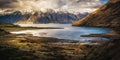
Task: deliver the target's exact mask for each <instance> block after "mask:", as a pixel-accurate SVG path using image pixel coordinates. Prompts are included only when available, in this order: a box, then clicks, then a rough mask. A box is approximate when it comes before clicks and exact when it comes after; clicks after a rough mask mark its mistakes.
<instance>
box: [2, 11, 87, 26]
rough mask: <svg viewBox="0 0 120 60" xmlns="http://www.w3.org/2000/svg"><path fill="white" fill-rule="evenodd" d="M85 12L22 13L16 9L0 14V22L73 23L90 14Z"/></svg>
mask: <svg viewBox="0 0 120 60" xmlns="http://www.w3.org/2000/svg"><path fill="white" fill-rule="evenodd" d="M88 14H89V13H84V14H80V13H79V14H72V13H68V12H62V11H59V12H55V11H54V10H51V9H49V10H48V11H47V12H41V11H39V12H38V11H37V12H34V13H24V14H23V13H21V12H20V11H15V12H13V13H9V14H0V22H3V23H19V24H36V23H62V24H64V23H72V22H73V21H76V20H78V19H81V18H83V17H85V16H86V15H88Z"/></svg>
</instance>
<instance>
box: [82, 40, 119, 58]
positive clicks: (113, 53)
mask: <svg viewBox="0 0 120 60" xmlns="http://www.w3.org/2000/svg"><path fill="white" fill-rule="evenodd" d="M119 46H120V40H110V41H108V42H106V43H105V44H103V45H101V46H97V47H93V48H91V49H90V51H89V52H88V54H87V55H86V56H85V57H83V59H81V60H120V52H119V51H120V47H119Z"/></svg>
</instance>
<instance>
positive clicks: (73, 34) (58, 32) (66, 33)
mask: <svg viewBox="0 0 120 60" xmlns="http://www.w3.org/2000/svg"><path fill="white" fill-rule="evenodd" d="M21 26H34V27H62V28H64V29H38V30H25V31H19V32H11V33H16V34H22V33H26V34H33V35H34V36H39V37H55V38H59V39H70V40H93V39H101V38H97V37H96V38H93V37H90V38H87V37H80V35H88V34H105V33H108V32H109V29H106V28H91V27H72V26H71V25H70V24H32V25H31V24H30V25H29V24H22V25H21Z"/></svg>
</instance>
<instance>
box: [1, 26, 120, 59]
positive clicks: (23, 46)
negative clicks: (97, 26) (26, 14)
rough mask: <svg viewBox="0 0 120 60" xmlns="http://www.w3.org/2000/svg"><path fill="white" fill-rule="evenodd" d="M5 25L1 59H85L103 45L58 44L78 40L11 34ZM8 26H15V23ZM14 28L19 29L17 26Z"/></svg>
mask: <svg viewBox="0 0 120 60" xmlns="http://www.w3.org/2000/svg"><path fill="white" fill-rule="evenodd" d="M4 27H5V28H4ZM4 27H2V29H1V28H0V31H1V33H0V60H82V59H83V60H85V58H86V60H90V59H89V58H91V56H92V55H91V56H89V54H90V52H92V49H93V50H94V49H97V48H99V47H100V46H102V44H100V45H87V44H86V45H83V44H56V43H62V42H65V43H76V42H78V41H73V40H64V39H57V38H45V37H36V36H32V35H29V34H10V33H9V32H6V31H5V30H8V29H7V28H6V26H5V25H4ZM7 27H13V25H12V26H10V25H9V26H7ZM17 27H18V26H17ZM3 29H4V30H3ZM14 29H16V30H17V28H15V27H14ZM19 29H21V27H19ZM19 29H18V30H19ZM10 30H11V29H10ZM8 31H9V30H8ZM118 44H119V43H118ZM105 48H106V49H107V47H105ZM95 52H98V51H95ZM86 56H88V57H86ZM94 56H95V55H94ZM91 59H92V58H91ZM103 60H104V59H103Z"/></svg>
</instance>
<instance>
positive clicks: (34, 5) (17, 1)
mask: <svg viewBox="0 0 120 60" xmlns="http://www.w3.org/2000/svg"><path fill="white" fill-rule="evenodd" d="M107 1H108V0H0V13H3V12H6V13H7V12H13V11H21V12H34V11H42V12H46V11H47V10H48V9H52V10H55V11H64V12H66V11H67V12H70V13H86V12H88V13H90V12H92V11H94V10H96V9H97V8H99V7H101V6H102V5H103V4H105V3H106V2H107Z"/></svg>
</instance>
